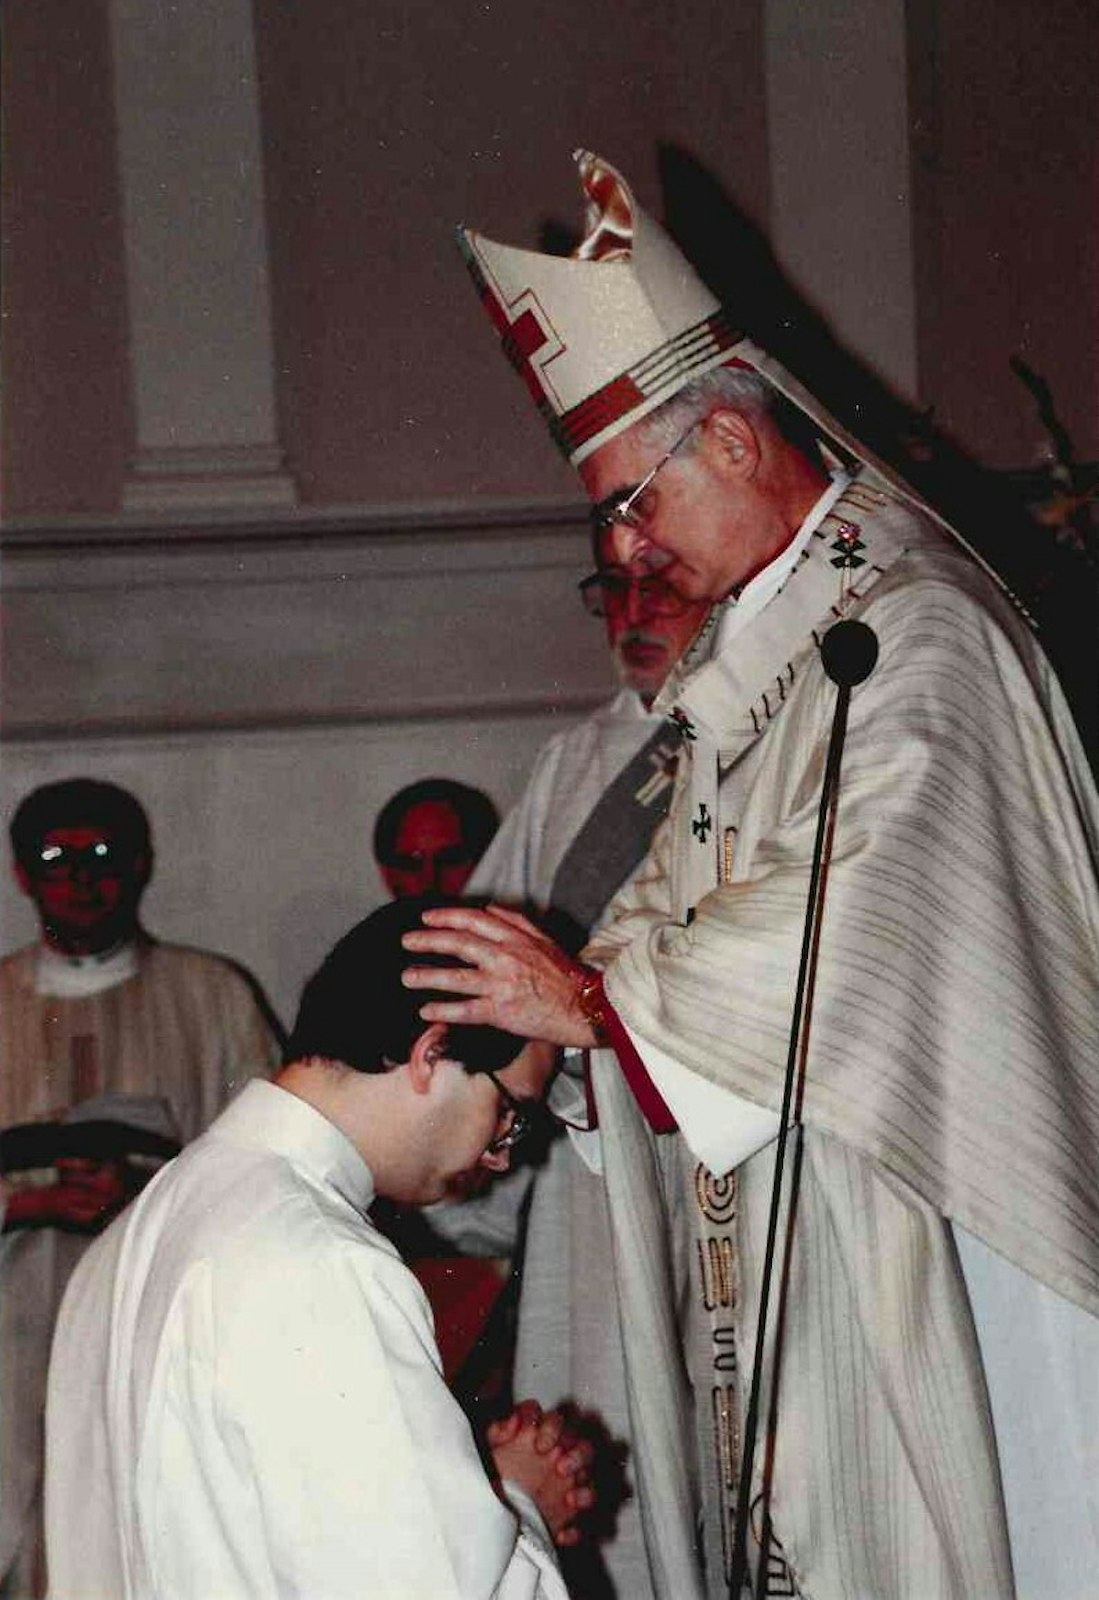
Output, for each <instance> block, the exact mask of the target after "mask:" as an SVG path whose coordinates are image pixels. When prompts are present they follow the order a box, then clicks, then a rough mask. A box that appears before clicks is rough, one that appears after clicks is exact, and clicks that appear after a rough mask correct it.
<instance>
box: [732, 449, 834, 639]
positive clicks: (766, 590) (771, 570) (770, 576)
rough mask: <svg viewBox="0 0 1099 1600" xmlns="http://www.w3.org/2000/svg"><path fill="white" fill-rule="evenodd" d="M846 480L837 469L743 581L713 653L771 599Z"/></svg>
mask: <svg viewBox="0 0 1099 1600" xmlns="http://www.w3.org/2000/svg"><path fill="white" fill-rule="evenodd" d="M850 481H851V480H850V478H849V477H848V475H847V473H846V472H837V473H836V475H835V477H834V478H833V479H832V481H831V483H830V484H829V485H828V487H827V488H826V489H825V491H824V493H823V494H822V495H820V497H819V498H818V499H817V500H816V501H814V503H813V505H812V507H811V509H810V511H809V515H808V516H807V517H806V518H805V521H804V522H803V523H802V524H801V526H800V528H799V529H798V531H797V533H795V535H794V537H793V538H792V539H791V541H790V543H789V544H788V545H786V546H785V548H784V549H782V550H780V551H779V553H778V555H777V556H775V557H774V559H773V560H771V561H769V562H768V563H767V565H766V566H765V567H764V568H763V570H762V572H757V573H756V575H755V577H754V578H753V579H752V580H751V582H749V583H746V584H745V586H744V588H743V589H742V590H741V592H740V594H739V595H738V596H737V599H736V601H735V602H734V603H733V604H729V605H726V606H725V608H724V610H723V612H722V615H721V618H720V620H719V622H718V625H717V630H716V636H715V639H714V645H713V650H714V654H715V655H716V654H718V653H719V652H720V651H721V650H722V649H723V648H724V646H725V645H726V644H727V643H728V642H729V640H730V639H735V638H736V636H737V634H738V633H739V632H740V630H741V629H742V628H745V627H747V625H748V623H749V622H751V620H752V618H753V617H758V616H759V613H760V612H761V611H762V610H763V608H764V606H765V605H767V604H768V602H769V601H771V600H773V599H774V597H775V595H776V594H777V593H778V592H779V590H780V589H781V588H782V586H783V584H784V583H785V582H786V580H787V578H788V577H789V576H790V573H791V572H792V571H793V569H794V567H795V566H796V565H797V561H798V557H799V556H800V555H801V552H802V551H803V550H804V549H805V546H806V545H807V544H808V543H809V540H810V539H811V538H812V536H813V531H814V529H816V528H819V527H820V525H821V523H822V522H823V521H824V519H825V517H826V516H827V515H828V513H829V511H831V509H832V507H833V506H834V505H835V503H836V501H837V500H838V499H839V497H840V495H841V494H842V493H843V491H844V490H845V489H846V488H847V485H848V484H849V483H850Z"/></svg>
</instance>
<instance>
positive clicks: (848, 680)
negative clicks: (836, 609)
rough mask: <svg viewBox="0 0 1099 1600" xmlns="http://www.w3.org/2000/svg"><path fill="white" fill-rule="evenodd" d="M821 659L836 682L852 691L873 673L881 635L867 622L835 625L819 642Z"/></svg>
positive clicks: (851, 621) (847, 622)
mask: <svg viewBox="0 0 1099 1600" xmlns="http://www.w3.org/2000/svg"><path fill="white" fill-rule="evenodd" d="M820 658H821V661H822V662H823V663H824V670H825V672H827V674H828V676H829V677H830V678H831V680H832V682H833V683H835V684H838V685H839V687H840V688H841V689H850V688H853V687H854V685H855V684H856V683H862V681H863V679H864V678H868V677H869V676H870V674H871V673H872V672H873V670H874V666H875V664H876V662H877V659H878V636H877V634H876V633H875V632H874V630H873V628H868V627H867V625H866V623H865V622H855V621H853V620H850V621H846V622H835V623H833V624H832V626H831V627H830V628H829V630H828V632H827V633H826V634H825V635H824V638H823V639H822V640H821V642H820Z"/></svg>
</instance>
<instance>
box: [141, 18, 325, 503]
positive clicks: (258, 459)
mask: <svg viewBox="0 0 1099 1600" xmlns="http://www.w3.org/2000/svg"><path fill="white" fill-rule="evenodd" d="M110 11H111V35H112V46H113V52H114V71H115V106H116V116H117V124H118V150H119V166H120V176H121V188H122V197H123V216H124V220H125V235H126V272H127V288H128V302H129V333H130V355H131V363H132V372H133V392H134V411H135V419H136V451H135V455H134V458H133V461H132V463H131V466H130V470H129V473H128V477H127V482H126V486H125V489H124V496H123V504H124V509H126V510H135V511H172V510H177V509H178V510H181V511H182V510H186V509H188V508H217V507H242V508H243V507H249V506H252V507H263V506H276V505H279V506H285V505H289V504H291V503H292V502H293V500H294V498H295V493H294V485H293V482H292V480H291V478H290V476H289V474H288V473H287V471H286V470H285V467H284V463H283V458H282V451H281V448H280V446H279V441H278V425H277V418H276V411H275V363H274V356H273V348H272V330H271V299H270V288H269V281H268V263H267V236H266V222H265V215H264V199H263V158H262V146H261V140H260V117H259V94H258V84H257V77H256V57H255V42H254V37H253V28H252V11H251V5H250V3H249V0H186V3H185V4H170V3H165V0H111V8H110Z"/></svg>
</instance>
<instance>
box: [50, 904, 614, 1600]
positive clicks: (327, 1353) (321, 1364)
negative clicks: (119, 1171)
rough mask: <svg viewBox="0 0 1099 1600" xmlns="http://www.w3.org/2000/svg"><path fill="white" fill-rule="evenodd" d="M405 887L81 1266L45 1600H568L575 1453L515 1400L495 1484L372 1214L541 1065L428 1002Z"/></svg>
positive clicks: (522, 1108)
mask: <svg viewBox="0 0 1099 1600" xmlns="http://www.w3.org/2000/svg"><path fill="white" fill-rule="evenodd" d="M435 903H439V902H435ZM423 904H424V903H423V902H421V901H402V902H398V903H396V904H394V905H391V906H385V907H383V908H382V909H381V910H380V911H378V912H375V913H374V915H373V916H371V917H369V918H367V920H366V921H365V922H362V923H360V924H359V925H358V926H357V927H356V928H354V929H353V930H352V931H351V932H350V933H349V934H348V935H347V936H346V937H345V938H344V939H343V940H341V942H340V943H339V944H338V945H337V946H336V948H335V949H334V950H333V951H332V953H331V954H330V955H329V956H328V958H327V960H326V961H325V962H324V964H323V965H322V966H321V968H320V970H319V971H318V972H317V973H316V974H315V976H314V977H313V979H312V980H311V981H310V983H309V984H308V986H307V988H306V991H305V994H304V996H303V999H302V1005H301V1010H300V1013H299V1016H298V1021H297V1025H296V1027H295V1029H294V1033H293V1036H292V1038H291V1041H290V1047H289V1051H288V1063H289V1064H288V1065H287V1066H286V1067H284V1069H283V1070H282V1072H281V1074H280V1075H279V1077H278V1078H277V1080H276V1082H275V1083H266V1082H259V1081H257V1082H253V1083H250V1084H248V1085H247V1087H246V1088H245V1089H244V1091H243V1093H242V1094H241V1095H240V1097H239V1098H238V1099H237V1100H236V1101H235V1102H234V1103H233V1104H232V1105H231V1106H230V1107H229V1108H228V1109H227V1110H226V1111H225V1112H223V1113H222V1115H221V1116H220V1117H219V1118H218V1119H217V1121H216V1122H215V1123H214V1124H213V1125H212V1127H211V1128H210V1129H209V1131H208V1132H207V1133H206V1134H205V1135H204V1136H203V1137H202V1138H201V1139H199V1140H198V1141H197V1142H196V1143H195V1144H193V1145H191V1146H190V1147H189V1148H188V1149H187V1150H186V1151H185V1152H184V1153H183V1155H181V1156H180V1157H179V1158H178V1159H177V1160H176V1161H174V1162H172V1163H171V1164H170V1165H169V1166H168V1167H166V1168H164V1170H163V1171H162V1172H161V1173H160V1174H159V1175H158V1177H157V1178H156V1179H155V1180H154V1182H153V1183H152V1184H150V1186H149V1187H148V1188H147V1189H146V1190H145V1192H144V1193H143V1194H142V1196H141V1197H140V1199H139V1200H138V1201H136V1202H135V1204H134V1205H133V1206H131V1207H130V1209H129V1210H128V1211H126V1212H125V1213H124V1214H123V1215H122V1216H121V1217H119V1218H118V1220H117V1221H116V1222H115V1223H114V1225H113V1226H112V1227H111V1228H110V1229H109V1230H108V1231H107V1232H106V1233H105V1234H103V1235H102V1237H101V1238H100V1239H99V1240H98V1241H97V1243H96V1245H95V1246H94V1247H93V1249H92V1250H91V1251H90V1252H89V1253H88V1254H87V1256H85V1258H84V1260H83V1262H82V1263H81V1265H80V1267H79V1269H78V1270H77V1273H76V1274H75V1276H74V1278H73V1280H72V1282H71V1285H70V1288H69V1291H68V1294H67V1296H66V1299H65V1303H64V1306H63V1308H62V1312H61V1317H60V1320H59V1323H58V1331H57V1337H56V1340H55V1344H54V1353H53V1361H52V1366H51V1374H50V1393H49V1403H48V1412H47V1489H46V1500H47V1511H46V1516H47V1553H48V1561H49V1567H50V1590H51V1594H52V1595H53V1597H54V1600H77V1597H87V1600H91V1597H93V1596H94V1597H95V1600H103V1597H104V1596H107V1595H110V1596H112V1597H113V1600H138V1597H140V1600H153V1597H165V1600H210V1597H212V1596H218V1597H219V1600H226V1597H230V1596H241V1597H243V1596H248V1597H250V1600H251V1597H257V1600H258V1597H260V1596H275V1595H278V1596H280V1597H284V1600H289V1597H298V1596H301V1597H303V1600H334V1597H341V1596H348V1597H350V1596H352V1595H354V1596H356V1597H361V1596H363V1595H366V1594H369V1595H371V1596H374V1597H378V1600H381V1597H383V1596H385V1597H390V1600H407V1597H409V1596H412V1595H430V1596H431V1597H432V1600H444V1597H453V1600H467V1597H470V1600H472V1597H475V1596H476V1597H478V1600H480V1597H485V1600H487V1597H489V1596H494V1595H499V1596H501V1597H506V1600H518V1597H523V1600H563V1597H564V1595H565V1590H564V1587H563V1584H562V1582H561V1579H560V1575H559V1572H558V1570H557V1565H556V1559H555V1556H554V1553H553V1540H554V1539H556V1540H557V1542H559V1543H568V1542H571V1540H572V1539H574V1538H575V1537H576V1530H575V1528H574V1527H573V1525H572V1519H573V1518H574V1517H575V1515H576V1514H577V1512H578V1511H580V1510H583V1509H584V1508H585V1507H586V1506H588V1505H590V1504H591V1501H592V1491H591V1490H590V1489H589V1488H588V1487H587V1486H586V1479H587V1466H588V1460H587V1447H586V1446H581V1445H576V1444H574V1443H573V1442H572V1441H571V1440H570V1439H569V1438H568V1436H567V1435H565V1434H564V1433H563V1431H562V1426H561V1421H560V1418H558V1417H557V1416H555V1415H550V1416H547V1417H542V1416H541V1415H540V1413H539V1412H538V1410H537V1408H536V1407H534V1406H528V1407H521V1408H520V1409H519V1410H518V1411H517V1412H516V1413H514V1414H513V1415H512V1417H511V1418H509V1419H506V1420H505V1421H504V1422H503V1423H501V1424H499V1425H497V1427H496V1428H495V1429H494V1430H491V1437H490V1441H489V1442H490V1444H491V1445H492V1447H493V1455H494V1460H495V1466H496V1470H497V1473H498V1475H499V1478H500V1480H501V1492H500V1497H498V1496H497V1494H495V1493H494V1492H493V1488H492V1486H491V1484H490V1482H489V1479H488V1477H487V1476H486V1474H485V1471H484V1469H483V1468H482V1465H481V1462H480V1460H479V1457H478V1454H477V1449H476V1446H475V1444H474V1441H473V1438H472V1435H471V1433H470V1430H469V1426H468V1424H467V1422H466V1420H465V1418H464V1416H463V1415H462V1413H461V1411H460V1410H459V1408H458V1406H457V1405H456V1403H455V1402H454V1400H453V1399H452V1398H451V1395H450V1393H449V1391H448V1390H447V1388H446V1386H445V1384H444V1383H443V1380H442V1377H441V1375H440V1371H439V1357H438V1351H437V1348H436V1345H435V1339H434V1335H433V1332H432V1328H431V1321H430V1313H429V1311H428V1308H427V1303H426V1301H425V1300H424V1297H423V1294H422V1292H421V1290H420V1289H419V1286H418V1285H417V1283H416V1280H415V1279H414V1278H413V1277H412V1275H411V1273H410V1272H409V1271H408V1270H407V1269H406V1268H405V1266H404V1265H403V1264H402V1262H401V1261H400V1259H399V1257H398V1255H397V1253H396V1251H395V1250H394V1249H393V1247H392V1246H391V1245H390V1244H389V1243H388V1241H387V1240H385V1239H384V1238H383V1237H382V1236H381V1235H380V1234H378V1233H377V1232H376V1230H375V1229H374V1228H373V1226H372V1225H371V1223H370V1222H369V1220H368V1219H367V1216H366V1211H367V1207H368V1206H369V1205H370V1203H371V1201H372V1199H373V1198H374V1195H375V1194H384V1195H386V1196H389V1197H391V1198H393V1199H395V1200H398V1201H402V1202H408V1203H423V1202H426V1201H432V1200H437V1199H439V1198H440V1197H441V1196H442V1195H443V1193H444V1192H445V1191H446V1190H447V1189H448V1187H449V1185H450V1184H451V1183H452V1182H453V1180H454V1179H455V1178H457V1177H458V1176H459V1175H460V1174H463V1173H466V1172H468V1171H469V1170H470V1169H472V1168H474V1167H476V1166H478V1165H481V1166H486V1167H488V1168H490V1169H492V1170H497V1171H503V1170H505V1169H506V1168H507V1165H508V1162H509V1159H510V1151H511V1148H512V1146H513V1145H514V1144H515V1143H516V1142H517V1141H518V1139H519V1138H520V1137H521V1136H522V1134H523V1132H524V1130H525V1127H526V1126H527V1125H528V1122H529V1120H530V1116H531V1110H530V1102H535V1101H537V1100H539V1099H540V1098H541V1096H542V1094H543V1093H544V1091H545V1088H546V1084H547V1080H548V1078H549V1075H550V1073H551V1071H552V1067H553V1054H552V1051H551V1050H550V1049H549V1047H548V1046H546V1047H544V1046H541V1045H534V1046H530V1045H525V1044H524V1042H523V1041H522V1040H519V1039H517V1038H515V1037H513V1036H511V1035H509V1034H505V1033H501V1032H500V1031H498V1030H496V1029H493V1028H483V1027H462V1028H448V1027H446V1026H445V1025H442V1024H435V1025H432V1026H425V1024H424V1023H423V1022H421V1021H420V1020H419V1017H418V1008H419V1005H420V1004H421V1003H422V999H423V996H422V995H415V994H413V993H411V992H410V991H409V990H407V989H405V988H404V987H403V985H402V982H401V976H402V972H403V969H404V967H405V965H406V964H408V962H409V961H410V960H411V959H412V958H411V957H409V956H408V955H406V954H405V953H404V952H403V951H402V948H401V936H402V934H403V933H404V932H405V931H406V930H407V929H408V928H410V927H412V926H414V925H416V924H418V922H419V919H420V916H421V913H422V910H423Z"/></svg>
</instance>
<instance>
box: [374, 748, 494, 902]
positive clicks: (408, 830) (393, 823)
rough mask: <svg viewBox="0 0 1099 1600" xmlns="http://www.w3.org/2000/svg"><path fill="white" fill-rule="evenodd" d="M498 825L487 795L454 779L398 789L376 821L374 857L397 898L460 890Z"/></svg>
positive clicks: (426, 781) (427, 780)
mask: <svg viewBox="0 0 1099 1600" xmlns="http://www.w3.org/2000/svg"><path fill="white" fill-rule="evenodd" d="M499 826H500V814H499V812H498V811H497V810H496V807H495V806H494V805H493V803H492V801H491V800H490V799H489V797H488V795H487V794H484V793H483V792H482V791H481V790H480V789H474V788H471V787H470V785H469V784H466V783H459V782H458V781H457V779H455V778H420V779H418V780H417V781H416V782H415V783H410V784H407V785H406V786H405V787H404V788H403V789H398V790H397V793H396V794H395V795H392V796H391V797H390V799H388V800H387V801H386V803H385V805H384V806H383V807H382V809H381V810H380V811H379V813H378V819H377V821H376V822H375V824H374V859H375V861H376V862H377V864H378V872H379V873H380V875H381V879H382V882H383V883H384V884H385V886H386V888H387V889H388V890H389V892H390V894H391V895H392V896H393V898H394V899H400V898H401V897H402V896H404V895H417V894H451V895H453V894H461V893H462V891H463V889H464V888H465V886H466V884H467V882H468V881H469V877H470V874H471V873H472V872H473V870H474V868H475V867H476V865H477V863H478V861H480V859H481V857H482V856H483V855H484V853H485V851H486V850H487V849H488V846H489V844H490V843H491V841H492V836H493V834H494V833H495V832H496V830H497V828H498V827H499Z"/></svg>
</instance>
